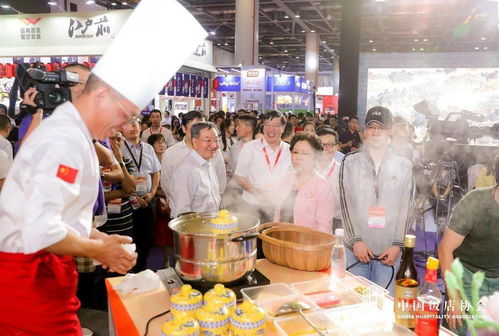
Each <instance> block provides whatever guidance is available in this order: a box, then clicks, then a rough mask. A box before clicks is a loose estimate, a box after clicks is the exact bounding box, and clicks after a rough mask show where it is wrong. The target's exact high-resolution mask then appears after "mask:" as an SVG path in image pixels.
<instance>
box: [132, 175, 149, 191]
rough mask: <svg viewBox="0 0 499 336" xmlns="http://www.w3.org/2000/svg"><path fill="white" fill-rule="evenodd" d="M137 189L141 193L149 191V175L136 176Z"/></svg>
mask: <svg viewBox="0 0 499 336" xmlns="http://www.w3.org/2000/svg"><path fill="white" fill-rule="evenodd" d="M135 190H136V192H137V194H139V195H144V194H147V193H148V192H149V190H147V177H145V176H137V177H135Z"/></svg>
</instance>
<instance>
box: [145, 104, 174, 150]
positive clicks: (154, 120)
mask: <svg viewBox="0 0 499 336" xmlns="http://www.w3.org/2000/svg"><path fill="white" fill-rule="evenodd" d="M161 120H162V117H161V111H160V110H152V111H151V113H150V114H149V121H150V122H151V127H149V128H147V129H146V130H144V131H143V132H142V136H141V140H142V141H143V142H147V139H148V138H149V137H150V136H151V135H153V134H161V135H163V137H164V138H165V140H166V145H167V146H168V147H171V146H173V145H175V143H176V141H175V139H174V138H173V135H172V132H171V131H170V130H169V129H168V128H166V127H163V126H161Z"/></svg>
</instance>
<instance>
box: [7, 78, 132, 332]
mask: <svg viewBox="0 0 499 336" xmlns="http://www.w3.org/2000/svg"><path fill="white" fill-rule="evenodd" d="M137 110H138V108H137V107H136V106H135V105H134V104H133V103H131V102H130V101H129V100H127V99H125V98H124V97H123V96H122V95H120V94H119V93H117V92H116V91H115V90H114V89H112V88H111V87H110V86H108V85H107V84H106V83H104V82H103V81H102V80H100V79H99V78H98V77H97V76H95V75H92V76H91V77H90V78H89V82H88V85H87V87H86V88H85V91H84V93H83V94H82V96H81V97H79V98H77V99H75V100H74V103H70V102H66V103H64V104H62V105H60V106H59V107H58V108H56V110H55V111H54V113H53V115H52V116H51V117H50V118H48V119H47V120H46V121H45V122H43V123H42V124H40V126H39V127H38V128H37V129H36V130H35V131H34V132H33V133H32V134H31V136H30V137H29V138H28V139H26V141H25V143H24V144H23V147H22V148H21V150H20V151H19V153H18V154H17V156H16V159H15V160H14V163H13V165H12V167H11V171H10V172H9V175H8V178H7V180H6V182H5V184H4V187H3V191H2V193H1V194H0V223H2V230H0V269H2V270H3V272H2V276H1V277H0V297H1V298H2V299H1V300H0V311H1V312H2V313H1V314H0V330H1V331H2V332H3V333H4V334H5V335H19V334H26V335H34V334H40V332H47V331H48V330H50V333H51V334H53V335H81V327H80V324H79V321H78V318H77V316H76V311H77V310H78V308H79V302H78V300H77V298H76V296H75V292H76V281H77V276H76V270H75V266H74V262H73V259H72V257H70V256H87V257H90V258H93V259H96V260H98V261H99V262H101V263H102V264H103V265H104V267H107V268H109V269H110V271H112V272H119V273H123V274H124V273H126V272H127V271H128V270H129V269H130V268H131V267H132V266H133V265H134V263H135V260H136V254H135V253H128V252H127V251H125V249H124V248H123V246H122V244H124V243H130V242H131V239H130V238H129V237H125V236H119V235H112V236H108V235H106V234H104V233H100V232H98V231H97V230H95V229H92V213H93V206H94V204H95V200H96V198H97V192H98V183H99V165H98V160H97V156H96V154H95V150H94V146H93V144H92V139H105V138H107V137H109V136H111V135H112V129H113V128H118V127H120V126H121V125H122V124H123V123H124V122H126V121H127V120H128V119H130V117H131V116H132V115H133V114H134V113H138V111H137ZM104 111H105V113H103V112H104ZM26 317H29V318H30V323H26Z"/></svg>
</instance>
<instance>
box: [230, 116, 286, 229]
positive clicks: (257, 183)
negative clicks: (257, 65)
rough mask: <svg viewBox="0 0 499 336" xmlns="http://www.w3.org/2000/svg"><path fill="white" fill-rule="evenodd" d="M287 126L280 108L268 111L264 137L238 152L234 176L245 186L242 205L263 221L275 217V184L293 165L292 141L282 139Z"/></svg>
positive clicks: (264, 122) (249, 143) (264, 119)
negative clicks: (290, 149)
mask: <svg viewBox="0 0 499 336" xmlns="http://www.w3.org/2000/svg"><path fill="white" fill-rule="evenodd" d="M285 126H286V118H285V117H284V115H283V114H282V113H281V112H278V111H271V112H269V113H267V114H265V115H264V117H263V135H264V137H263V138H262V139H259V140H253V141H250V142H248V143H247V144H246V145H244V147H243V148H242V150H241V153H240V154H239V161H238V163H237V168H236V172H235V177H236V180H237V182H238V183H239V185H240V186H241V187H242V188H243V189H244V192H243V196H242V200H243V201H244V202H242V204H240V209H241V210H245V211H249V212H253V210H254V211H255V212H256V213H257V214H258V216H259V217H260V220H261V221H262V222H268V221H271V220H272V219H273V211H274V208H275V206H276V200H277V198H276V197H275V193H276V191H277V189H276V188H277V187H278V185H279V182H280V181H281V180H282V178H284V176H285V175H286V173H287V172H289V170H290V169H291V153H290V151H289V145H288V144H287V143H285V142H282V141H281V135H282V132H283V131H284V127H285ZM239 203H241V202H239Z"/></svg>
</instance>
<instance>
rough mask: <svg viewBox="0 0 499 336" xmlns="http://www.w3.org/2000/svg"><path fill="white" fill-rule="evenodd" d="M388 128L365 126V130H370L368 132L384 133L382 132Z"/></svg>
mask: <svg viewBox="0 0 499 336" xmlns="http://www.w3.org/2000/svg"><path fill="white" fill-rule="evenodd" d="M387 129H388V128H386V127H384V126H375V125H372V124H371V125H367V126H366V130H370V131H384V130H387Z"/></svg>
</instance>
